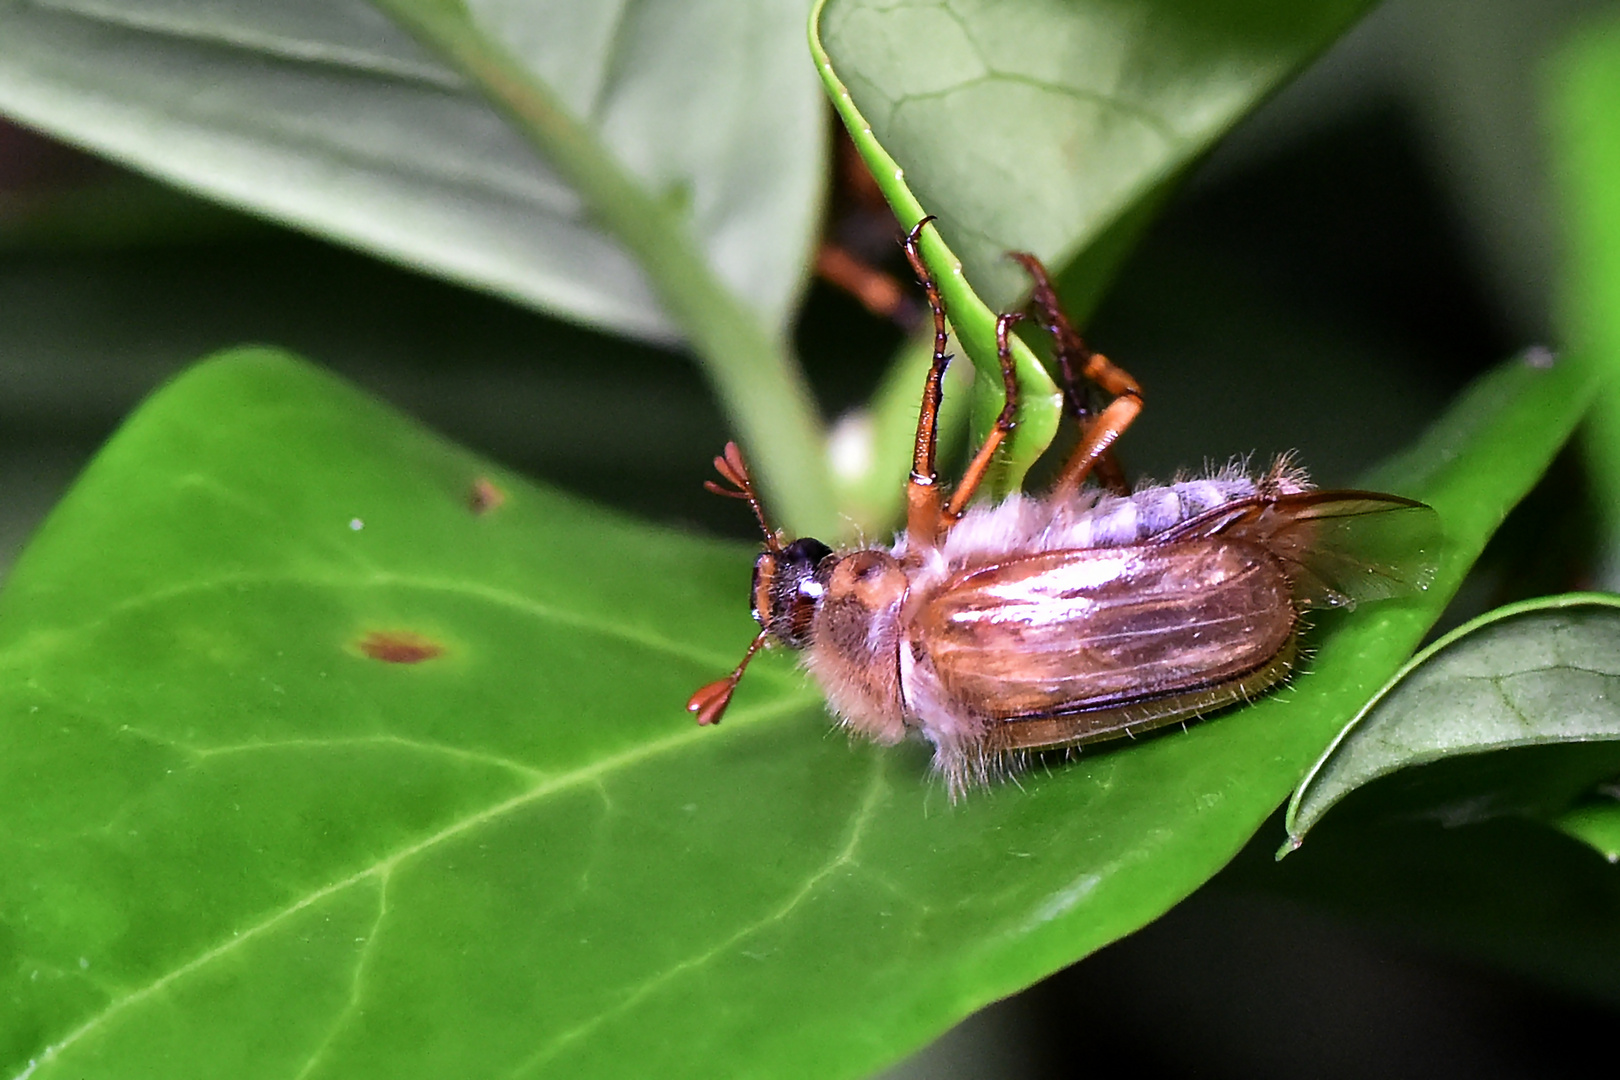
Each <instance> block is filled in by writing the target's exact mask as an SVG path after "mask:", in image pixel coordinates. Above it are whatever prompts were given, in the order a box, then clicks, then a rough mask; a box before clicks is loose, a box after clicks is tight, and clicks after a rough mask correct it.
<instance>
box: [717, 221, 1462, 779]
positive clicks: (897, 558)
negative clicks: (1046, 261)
mask: <svg viewBox="0 0 1620 1080" xmlns="http://www.w3.org/2000/svg"><path fill="white" fill-rule="evenodd" d="M930 220H932V219H931V218H924V219H923V220H922V221H921V222H919V223H918V224H917V226H916V227H915V228H913V229H912V230H911V232H910V233H909V235H908V236H907V237H906V241H905V251H906V257H907V258H908V259H909V260H910V262H911V266H912V269H913V270H914V271H916V274H917V277H918V280H919V281H920V282H921V283H922V285H923V288H924V290H925V291H926V293H927V296H928V303H929V307H930V309H931V310H932V312H933V319H934V360H933V366H932V368H931V369H930V371H929V373H928V378H927V381H926V383H925V384H924V388H923V397H922V408H921V411H920V414H919V418H918V422H917V439H916V444H915V450H914V456H913V462H912V470H911V476H910V479H909V480H908V481H907V488H906V495H907V514H906V529H905V531H904V532H903V533H901V534H900V536H899V537H898V538H896V540H895V542H894V543H893V544H892V545H889V546H880V545H874V546H869V547H861V548H856V549H853V550H839V551H834V550H832V549H831V548H829V547H828V546H827V545H826V544H823V543H822V542H821V541H819V540H814V539H810V538H804V539H800V540H793V541H791V542H789V541H787V540H786V538H785V537H783V536H782V534H780V533H779V532H777V531H776V530H774V529H773V528H772V527H771V526H770V524H769V520H768V518H767V517H766V515H765V511H764V508H763V506H762V505H761V504H760V500H759V497H758V495H757V494H756V492H755V489H754V485H753V482H752V480H751V479H750V477H749V474H748V468H747V466H746V464H745V463H744V461H743V457H742V454H741V452H740V451H739V450H738V448H737V445H736V444H735V443H728V444H727V445H726V448H725V453H724V454H723V455H722V456H720V457H717V458H715V468H716V469H717V470H718V471H719V473H720V475H721V476H722V477H723V478H724V479H725V480H726V481H727V482H728V483H729V484H730V486H729V487H723V486H721V485H719V484H717V483H715V482H714V481H712V480H711V481H709V482H708V484H707V487H708V488H709V490H711V491H713V492H715V493H717V494H721V495H727V496H731V497H733V498H739V499H744V500H746V501H747V502H748V504H749V506H750V507H752V509H753V511H754V515H755V517H757V518H758V520H759V525H760V528H761V530H763V532H764V534H765V550H764V551H762V552H761V553H760V555H759V557H758V559H757V560H756V561H755V563H754V578H753V589H752V598H753V605H752V611H753V616H754V619H755V620H756V621H757V622H758V623H759V625H760V627H761V629H760V632H759V634H758V635H757V636H756V637H755V638H754V641H753V644H751V645H750V646H749V647H748V651H747V653H746V654H745V655H744V656H743V659H742V662H741V663H739V664H738V665H737V667H736V669H735V670H734V671H732V673H731V674H730V675H727V676H726V677H725V678H723V679H719V680H716V681H715V682H712V683H710V684H709V685H707V686H705V687H703V688H702V689H700V690H698V691H697V693H695V694H693V695H692V698H691V700H690V701H689V702H687V709H688V710H689V711H691V712H693V713H695V714H696V715H697V721H698V723H700V724H713V723H718V722H719V720H720V717H721V714H722V713H724V711H725V709H726V706H727V704H728V703H729V702H730V700H731V695H732V692H733V691H734V690H735V689H736V686H737V682H738V680H739V679H740V678H741V677H742V674H743V671H744V669H745V668H746V667H747V666H748V662H749V660H751V659H752V658H753V656H754V654H755V653H756V652H757V651H758V650H759V648H760V647H761V646H762V645H764V644H766V643H767V642H768V641H769V640H771V639H775V640H776V641H778V642H780V643H781V644H783V645H786V646H788V647H790V648H793V649H797V650H799V651H800V652H801V653H802V654H803V662H804V664H805V666H806V667H807V668H808V669H809V671H810V673H811V675H812V676H814V678H815V679H816V681H817V682H818V683H820V685H821V689H822V691H823V692H824V693H825V695H826V697H827V701H828V704H829V706H830V707H831V709H832V711H833V712H834V713H835V714H836V715H837V716H838V717H839V719H840V720H841V721H842V723H843V724H844V726H846V727H847V728H848V729H849V730H851V731H853V732H857V733H859V734H861V735H863V736H866V737H867V738H870V739H872V740H874V741H876V742H879V743H884V744H892V743H896V742H899V741H900V740H901V739H902V738H904V737H905V736H906V735H907V733H908V732H910V731H913V730H915V731H919V732H921V734H922V735H923V736H924V737H926V738H927V739H928V740H929V742H931V743H932V744H933V747H934V766H935V768H936V769H937V770H938V771H939V772H940V774H941V775H943V776H944V778H945V781H946V784H947V786H948V788H949V791H950V794H951V796H952V797H953V798H956V797H958V796H960V795H961V794H962V793H963V792H964V791H966V790H967V789H968V788H969V787H971V786H973V785H974V784H982V783H984V782H986V781H987V780H988V779H989V778H990V777H991V776H993V775H996V774H997V773H999V772H1001V771H1003V770H1004V769H1005V768H1006V767H1007V766H1008V764H1010V763H1011V762H1013V761H1015V760H1016V759H1017V758H1018V757H1019V756H1020V755H1021V754H1022V753H1024V752H1028V751H1039V750H1046V749H1052V748H1062V747H1074V746H1078V745H1080V744H1082V743H1088V742H1094V741H1098V740H1102V739H1109V738H1117V737H1121V736H1126V735H1135V734H1138V733H1140V732H1144V731H1148V730H1150V729H1152V728H1156V727H1160V726H1162V725H1165V724H1169V723H1173V722H1176V721H1183V720H1186V719H1189V718H1192V717H1195V716H1199V715H1202V714H1205V713H1209V712H1212V711H1214V710H1217V709H1221V708H1223V707H1225V706H1228V705H1232V704H1235V703H1237V702H1240V701H1244V700H1247V699H1249V698H1252V697H1254V696H1255V695H1257V694H1260V693H1262V692H1264V691H1266V690H1268V689H1270V688H1272V687H1275V686H1276V685H1277V684H1278V683H1279V682H1280V681H1281V680H1282V679H1284V678H1285V677H1286V676H1287V675H1288V673H1289V671H1290V669H1291V668H1292V667H1293V665H1294V663H1295V660H1296V658H1297V656H1298V653H1299V637H1300V632H1301V613H1302V612H1303V611H1305V610H1307V609H1311V608H1324V607H1326V608H1334V607H1351V606H1353V605H1354V604H1355V603H1356V602H1357V601H1362V600H1378V599H1385V598H1388V597H1392V596H1397V595H1400V594H1402V593H1406V592H1411V591H1415V590H1421V589H1424V588H1427V587H1428V583H1429V581H1430V579H1431V578H1432V576H1433V573H1434V566H1435V556H1436V554H1437V551H1438V546H1439V543H1438V521H1437V517H1436V515H1435V513H1434V511H1433V510H1431V509H1430V508H1429V507H1427V506H1425V505H1423V504H1422V503H1418V502H1413V501H1412V500H1410V499H1404V498H1401V497H1399V496H1396V495H1384V494H1378V493H1375V492H1368V491H1319V490H1314V489H1313V488H1312V487H1311V485H1310V482H1309V480H1308V478H1307V477H1306V475H1305V472H1304V470H1302V469H1301V468H1299V467H1298V466H1297V465H1295V464H1294V463H1293V460H1292V458H1291V457H1290V456H1288V455H1284V456H1283V457H1280V458H1278V459H1277V460H1276V461H1275V462H1273V463H1272V465H1271V466H1270V467H1269V468H1267V469H1266V470H1265V471H1264V472H1262V473H1261V474H1260V475H1258V476H1251V475H1250V474H1249V473H1248V472H1247V470H1245V469H1244V468H1243V467H1241V466H1240V465H1231V466H1228V467H1226V468H1224V469H1220V470H1218V471H1215V472H1212V473H1209V474H1208V475H1204V476H1201V477H1198V478H1194V479H1181V480H1177V481H1175V482H1172V483H1170V484H1167V485H1151V486H1139V487H1138V488H1136V489H1135V490H1134V491H1133V490H1131V489H1129V488H1127V487H1126V486H1125V484H1124V483H1123V480H1122V478H1121V473H1120V471H1119V468H1118V466H1117V464H1116V463H1115V461H1114V458H1113V455H1112V452H1111V449H1110V448H1111V446H1112V444H1113V443H1114V441H1115V440H1116V439H1117V438H1118V437H1119V436H1120V434H1121V433H1122V432H1123V431H1124V430H1125V429H1126V428H1127V427H1128V426H1129V425H1130V423H1131V421H1133V420H1134V419H1135V418H1136V416H1137V414H1138V413H1139V412H1140V411H1141V408H1142V391H1141V388H1140V387H1139V386H1138V385H1137V383H1136V380H1135V379H1133V378H1132V377H1131V376H1130V375H1129V374H1127V373H1126V372H1125V371H1124V370H1123V369H1121V368H1119V367H1118V366H1116V365H1115V364H1113V363H1112V362H1111V361H1109V360H1108V359H1107V358H1106V357H1105V356H1103V355H1102V354H1101V353H1098V352H1095V351H1093V350H1091V349H1090V348H1088V347H1087V346H1086V344H1085V342H1084V341H1083V340H1082V338H1081V337H1080V335H1079V334H1078V333H1077V332H1076V331H1075V330H1074V328H1073V326H1071V325H1070V323H1069V320H1068V318H1067V316H1065V314H1064V313H1063V310H1062V309H1061V307H1060V306H1059V303H1058V299H1057V294H1056V292H1055V291H1054V290H1053V288H1052V286H1051V283H1050V281H1049V280H1048V277H1047V274H1046V271H1045V269H1044V268H1043V267H1042V266H1041V264H1040V262H1039V261H1038V260H1036V259H1035V257H1034V256H1032V255H1027V254H1023V253H1014V254H1013V256H1012V257H1013V258H1015V259H1017V260H1018V261H1019V262H1021V263H1022V264H1023V265H1024V266H1025V268H1026V269H1027V270H1028V271H1029V273H1030V276H1031V278H1032V279H1033V281H1034V289H1033V294H1032V306H1033V309H1034V313H1035V317H1036V320H1037V321H1038V322H1039V323H1040V324H1041V326H1042V327H1043V328H1044V329H1046V330H1047V332H1048V333H1050V335H1051V337H1052V340H1053V343H1054V355H1055V359H1056V361H1057V364H1058V367H1059V369H1060V371H1061V373H1062V375H1063V381H1064V383H1065V390H1064V399H1065V402H1066V407H1067V411H1068V412H1069V413H1070V414H1072V415H1073V416H1074V418H1075V420H1076V422H1077V423H1078V424H1079V428H1080V438H1079V442H1078V444H1077V445H1076V447H1075V449H1074V450H1073V452H1072V453H1071V454H1070V456H1069V458H1068V460H1067V462H1066V463H1065V464H1064V466H1063V468H1062V470H1061V471H1060V472H1059V473H1058V477H1057V481H1056V483H1055V484H1054V485H1053V487H1052V489H1051V491H1050V492H1048V493H1047V494H1046V495H1045V496H1043V497H1031V496H1027V495H1021V494H1014V495H1011V496H1009V497H1007V498H1006V499H1005V500H1003V501H1002V502H1000V503H997V504H994V505H986V504H979V505H973V506H969V505H968V504H969V502H970V500H971V499H972V498H973V494H974V492H975V490H976V489H977V488H978V486H979V483H980V481H981V480H982V479H983V478H984V475H985V472H986V470H987V469H988V468H989V466H990V463H991V460H992V458H993V456H994V455H995V453H996V450H997V449H998V448H999V447H1000V445H1001V443H1002V442H1003V441H1004V440H1005V439H1006V438H1007V435H1008V433H1009V432H1010V431H1011V430H1012V428H1013V424H1014V421H1015V416H1016V413H1017V402H1018V385H1017V379H1016V376H1015V373H1014V368H1013V361H1012V355H1011V351H1010V348H1009V345H1008V331H1009V328H1010V327H1011V326H1012V325H1013V323H1015V322H1017V321H1018V320H1019V319H1021V318H1022V316H1021V315H1018V314H1016V313H1009V314H1005V315H1002V316H1001V317H1000V319H999V320H998V321H997V324H996V348H997V356H998V359H999V360H1000V364H1001V373H1002V379H1003V382H1004V385H1005V388H1006V404H1005V406H1004V407H1003V409H1002V411H1001V414H1000V415H999V417H998V418H997V420H996V423H995V426H994V427H993V428H992V429H991V431H990V433H989V435H988V436H987V437H986V438H985V440H984V443H983V445H982V446H980V447H979V450H978V452H977V453H976V454H975V455H974V456H973V458H972V460H971V461H970V462H969V464H968V466H967V469H966V470H965V472H964V474H963V477H962V480H961V482H960V483H959V484H958V485H957V487H956V489H955V491H954V492H952V494H951V496H950V498H949V499H948V500H945V499H942V497H941V494H940V491H939V485H938V483H937V476H936V473H935V467H934V455H935V443H936V434H935V425H936V421H937V418H938V413H939V406H940V397H941V385H942V380H943V378H944V375H945V368H946V365H947V364H948V363H949V361H950V359H951V358H950V356H949V355H948V354H947V353H946V351H945V350H946V342H947V332H946V326H945V310H944V306H943V302H942V300H941V298H940V294H939V289H938V287H937V285H936V284H935V281H934V279H933V277H932V275H931V274H930V273H929V271H928V268H927V267H926V266H925V265H924V263H923V260H922V255H921V252H920V249H919V245H918V240H919V237H920V235H921V232H922V229H923V227H924V226H926V225H927V224H928V222H929V221H930ZM1088 384H1089V385H1093V386H1096V387H1098V388H1100V389H1101V390H1102V391H1103V392H1104V393H1106V394H1107V395H1108V398H1109V401H1108V404H1107V405H1106V406H1105V407H1104V408H1103V409H1102V410H1101V411H1100V412H1097V413H1095V415H1093V414H1092V413H1091V412H1090V411H1089V410H1088V409H1087V408H1086V400H1087V398H1086V388H1087V386H1088ZM1088 478H1095V480H1096V481H1097V483H1096V484H1094V485H1092V486H1082V485H1083V484H1084V483H1085V481H1086V480H1087V479H1088Z"/></svg>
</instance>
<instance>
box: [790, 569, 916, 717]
mask: <svg viewBox="0 0 1620 1080" xmlns="http://www.w3.org/2000/svg"><path fill="white" fill-rule="evenodd" d="M822 568H823V571H824V581H825V583H826V587H825V591H824V594H823V595H822V597H821V601H820V606H819V607H818V608H817V610H816V613H815V618H814V622H813V630H812V633H811V640H810V642H809V644H808V647H807V648H806V649H805V657H804V659H805V666H806V667H808V668H809V669H810V672H811V674H812V675H814V676H815V678H816V680H817V681H818V682H820V683H821V685H822V687H823V688H824V689H825V690H826V692H827V698H828V701H829V702H830V703H831V705H832V707H833V711H834V712H836V713H837V714H838V715H839V717H841V718H842V719H843V721H844V723H845V724H846V725H847V726H848V727H850V728H851V729H852V730H854V731H857V732H859V733H860V734H862V735H864V736H866V737H867V738H869V739H874V740H876V741H878V742H882V743H895V742H899V741H900V740H901V739H902V738H903V737H904V736H905V733H906V727H905V721H904V709H903V708H902V705H901V699H900V668H899V664H900V658H899V649H900V613H901V608H902V607H903V606H904V604H905V602H906V594H907V590H908V587H909V585H908V580H907V576H906V572H905V570H904V569H902V568H901V566H900V563H899V562H898V561H897V560H896V559H895V558H894V556H893V555H890V554H889V553H888V552H887V551H883V550H881V549H877V548H865V549H862V550H859V551H852V552H848V553H846V554H841V555H834V556H832V557H830V558H829V559H827V560H825V561H824V562H823V563H822Z"/></svg>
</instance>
